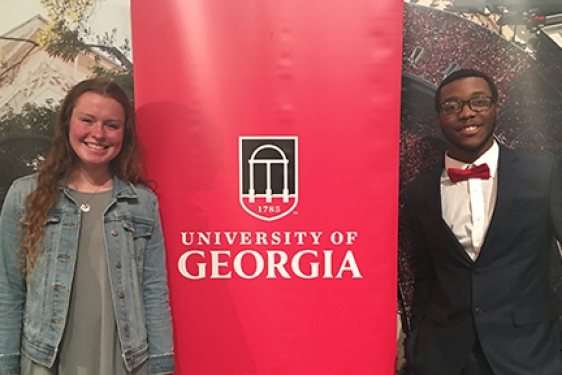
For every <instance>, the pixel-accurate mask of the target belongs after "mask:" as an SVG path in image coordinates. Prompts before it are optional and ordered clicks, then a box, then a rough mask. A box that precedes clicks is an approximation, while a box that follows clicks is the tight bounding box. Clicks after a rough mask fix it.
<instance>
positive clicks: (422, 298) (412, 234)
mask: <svg viewBox="0 0 562 375" xmlns="http://www.w3.org/2000/svg"><path fill="white" fill-rule="evenodd" d="M403 200H404V205H403V207H402V209H401V213H400V216H401V221H402V222H401V233H400V241H399V247H400V248H401V249H400V251H403V252H405V253H408V254H409V256H408V257H409V259H411V262H412V267H411V268H412V272H413V279H414V280H413V283H414V284H413V301H412V307H411V319H410V330H409V332H407V337H406V342H405V348H404V350H405V355H406V360H407V362H408V363H409V364H410V365H413V363H414V349H415V343H416V338H417V332H418V329H419V326H420V323H421V321H422V320H423V316H424V313H425V310H426V308H427V306H428V305H429V300H430V297H431V293H432V290H433V285H434V283H435V278H436V275H435V269H434V266H433V260H432V258H431V255H430V253H429V251H428V248H427V243H426V240H425V236H424V233H423V230H422V227H421V224H420V222H419V220H418V217H417V215H416V210H415V206H414V205H413V202H412V197H411V196H410V195H408V192H407V189H406V192H405V194H404V199H403Z"/></svg>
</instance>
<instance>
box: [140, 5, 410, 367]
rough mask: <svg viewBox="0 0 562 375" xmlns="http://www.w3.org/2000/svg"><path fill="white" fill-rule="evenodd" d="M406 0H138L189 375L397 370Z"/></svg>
mask: <svg viewBox="0 0 562 375" xmlns="http://www.w3.org/2000/svg"><path fill="white" fill-rule="evenodd" d="M402 6H403V3H402V2H399V1H391V0H386V1H382V0H379V1H376V2H375V1H373V0H354V1H349V2H342V1H337V0H322V1H318V0H314V1H313V0H309V1H297V0H288V1H278V2H271V1H259V0H253V1H252V0H250V1H244V2H224V1H223V2H219V1H215V0H192V1H183V0H160V1H159V2H158V5H157V6H155V5H154V2H153V1H151V0H135V1H134V2H132V16H133V46H134V58H135V90H136V106H137V109H138V120H139V133H140V136H141V140H142V143H143V146H144V148H145V155H146V164H147V168H148V173H149V176H150V178H152V179H154V180H155V181H156V182H157V183H158V190H157V193H158V195H159V197H160V204H161V212H162V216H163V225H164V233H165V236H166V244H167V248H168V265H169V279H170V288H171V303H172V310H173V318H174V325H175V343H176V352H177V356H176V358H177V363H178V371H177V373H178V374H183V375H187V374H193V375H195V374H197V375H201V374H209V375H218V374H220V375H229V374H233V375H238V374H240V375H250V374H252V375H253V374H267V375H277V374H279V375H281V374H283V375H285V374H377V375H379V374H381V375H382V374H392V373H393V371H394V361H395V349H396V347H395V340H396V326H395V322H396V294H397V293H396V238H397V229H396V226H397V212H396V211H397V190H398V153H399V150H398V148H399V147H398V145H399V107H400V75H401V60H400V59H401V36H402V34H401V31H402V28H401V27H402V25H401V19H402Z"/></svg>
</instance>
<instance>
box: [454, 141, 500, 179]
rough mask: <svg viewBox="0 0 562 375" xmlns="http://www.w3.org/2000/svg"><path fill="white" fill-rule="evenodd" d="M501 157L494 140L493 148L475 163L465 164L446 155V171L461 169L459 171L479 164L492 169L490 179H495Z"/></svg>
mask: <svg viewBox="0 0 562 375" xmlns="http://www.w3.org/2000/svg"><path fill="white" fill-rule="evenodd" d="M499 156H500V147H499V146H498V143H497V142H496V141H495V140H494V143H493V144H492V147H490V148H489V149H488V151H486V152H485V153H484V154H483V155H482V156H480V157H479V158H478V159H476V160H475V161H474V162H473V163H465V162H463V161H459V160H456V159H453V158H452V157H450V156H449V155H448V154H447V153H445V170H447V169H449V168H459V169H467V168H469V167H471V166H473V165H479V164H484V163H486V164H488V168H490V177H495V176H496V173H497V171H498V159H499Z"/></svg>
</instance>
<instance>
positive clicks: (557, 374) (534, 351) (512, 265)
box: [404, 146, 562, 375]
mask: <svg viewBox="0 0 562 375" xmlns="http://www.w3.org/2000/svg"><path fill="white" fill-rule="evenodd" d="M442 170H443V166H442V165H441V166H440V167H438V168H436V169H435V170H433V171H432V172H430V173H428V174H426V175H423V176H421V177H419V178H418V179H417V180H415V181H413V182H412V183H411V184H409V185H408V186H407V187H406V188H405V189H404V201H405V207H406V210H407V212H406V215H408V217H409V218H410V225H411V226H412V231H413V233H414V236H415V244H416V245H415V247H416V248H415V254H416V282H415V294H414V309H413V310H414V311H413V323H412V331H411V332H410V334H409V336H408V338H407V341H406V357H407V359H408V361H409V363H410V365H412V367H413V368H414V369H415V370H416V374H417V375H455V374H459V373H460V371H461V369H462V367H463V366H464V364H465V362H466V360H467V358H468V356H469V353H470V351H471V349H472V347H473V345H474V343H475V341H476V340H479V341H480V344H481V346H482V349H483V351H484V353H485V355H486V358H487V359H488V362H489V363H490V365H491V367H492V369H493V370H494V372H495V374H496V375H516V374H528V375H538V374H544V375H561V374H562V361H561V357H560V333H559V332H560V331H559V328H558V320H557V316H558V312H557V311H556V307H555V304H554V302H553V296H552V295H551V288H550V282H549V262H550V259H551V253H550V251H552V243H553V239H554V237H556V238H562V236H561V235H562V168H561V166H560V164H559V163H558V162H556V161H555V160H554V159H553V158H548V157H538V156H531V155H528V154H524V153H520V152H515V151H512V150H509V149H506V148H505V147H502V146H500V156H499V164H498V191H497V200H496V205H495V208H494V213H493V216H492V220H491V222H490V225H489V227H488V232H487V234H486V238H485V241H484V244H483V246H482V248H481V251H480V254H479V257H478V258H477V260H476V261H472V260H471V259H470V257H469V256H468V255H467V253H466V251H465V250H464V248H463V247H462V246H461V244H460V243H459V242H458V240H457V239H456V237H455V235H454V234H453V232H452V231H451V230H450V228H449V226H448V225H447V224H446V223H445V221H444V220H443V218H442V213H441V194H440V176H441V173H442Z"/></svg>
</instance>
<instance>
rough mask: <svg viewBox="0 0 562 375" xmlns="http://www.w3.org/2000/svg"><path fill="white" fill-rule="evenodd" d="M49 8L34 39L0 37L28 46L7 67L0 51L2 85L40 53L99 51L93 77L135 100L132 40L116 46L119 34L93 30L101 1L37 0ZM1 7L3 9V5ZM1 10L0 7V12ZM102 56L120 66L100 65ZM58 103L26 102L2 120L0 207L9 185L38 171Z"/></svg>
mask: <svg viewBox="0 0 562 375" xmlns="http://www.w3.org/2000/svg"><path fill="white" fill-rule="evenodd" d="M39 1H40V3H41V5H42V6H43V7H44V8H45V10H46V15H47V21H48V25H47V27H46V28H45V29H44V30H41V31H40V32H39V33H38V34H37V36H36V37H34V38H33V39H22V38H13V37H8V36H0V40H6V41H9V42H14V43H22V44H23V45H25V47H26V48H23V49H22V52H21V53H20V54H19V55H18V56H15V58H13V59H12V60H11V61H10V62H9V63H8V62H6V61H3V56H2V54H1V51H0V86H2V85H9V84H12V83H13V80H14V77H15V76H16V75H17V74H18V71H19V68H20V66H21V65H22V64H24V63H25V62H26V60H27V59H28V58H29V56H30V55H31V54H32V53H33V52H34V51H35V50H37V49H43V50H44V51H45V52H47V54H48V55H49V56H51V57H55V58H58V59H61V60H63V61H73V60H74V59H75V58H76V56H77V55H78V54H80V53H90V52H91V51H95V52H96V57H95V64H94V66H93V67H92V74H91V75H92V77H103V78H108V79H111V80H113V81H115V82H117V83H118V84H119V85H121V86H122V87H123V89H124V90H125V92H126V93H127V95H128V96H129V98H130V99H131V101H133V100H134V98H133V93H134V91H133V63H132V61H131V60H130V58H129V57H128V56H129V53H130V50H131V47H130V40H129V39H125V40H123V41H122V42H120V43H118V42H117V41H116V40H117V30H116V29H114V30H112V31H111V32H105V33H103V34H102V35H99V34H96V33H95V32H94V31H93V30H92V28H91V27H90V26H89V21H90V18H91V16H92V15H93V14H94V12H95V10H96V7H97V6H98V5H99V3H101V1H103V0H39ZM0 8H1V5H0ZM0 11H1V9H0ZM98 54H101V55H103V56H105V57H107V58H108V59H110V60H111V61H112V62H113V63H114V64H115V65H116V66H115V67H114V68H107V67H105V66H104V65H102V64H101V59H100V57H99V55H98ZM58 106H59V103H55V102H53V101H49V102H46V103H45V104H43V105H36V104H31V103H27V104H25V105H24V106H23V108H22V110H21V111H20V112H14V111H13V110H11V109H8V111H7V112H4V113H3V114H2V115H1V116H0V204H1V203H2V202H3V200H4V195H5V193H6V190H7V189H8V187H9V185H10V184H11V182H12V181H13V180H14V179H15V178H17V177H19V176H22V175H26V174H29V173H32V172H33V171H35V170H37V169H38V168H39V167H40V166H41V163H42V161H43V160H44V157H45V155H46V154H47V152H48V150H49V146H50V137H51V136H52V131H53V126H54V122H55V117H56V111H57V109H58Z"/></svg>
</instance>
